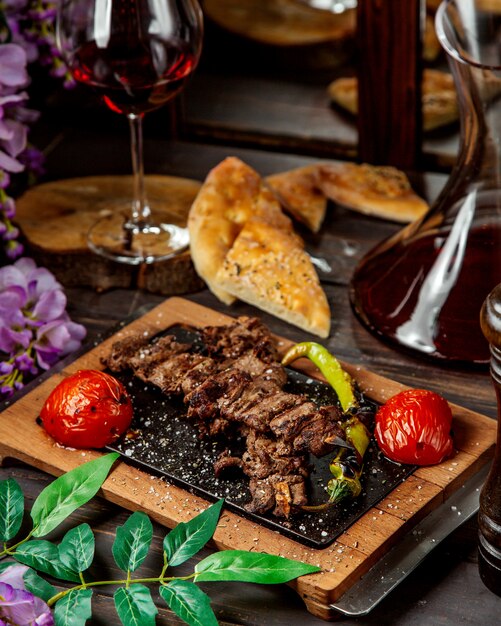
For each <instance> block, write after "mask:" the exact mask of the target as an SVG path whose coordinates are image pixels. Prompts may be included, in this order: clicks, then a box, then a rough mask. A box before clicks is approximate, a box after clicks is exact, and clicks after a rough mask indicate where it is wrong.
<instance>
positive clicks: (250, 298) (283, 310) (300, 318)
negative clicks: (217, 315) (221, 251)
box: [216, 219, 330, 337]
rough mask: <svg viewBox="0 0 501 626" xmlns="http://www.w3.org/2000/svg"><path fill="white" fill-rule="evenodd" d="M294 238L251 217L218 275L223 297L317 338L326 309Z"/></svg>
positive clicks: (325, 328)
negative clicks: (253, 307) (228, 294)
mask: <svg viewBox="0 0 501 626" xmlns="http://www.w3.org/2000/svg"><path fill="white" fill-rule="evenodd" d="M300 241H301V240H299V238H298V237H296V236H294V235H293V234H292V233H290V232H286V231H283V230H277V229H276V228H274V227H273V226H271V225H270V224H266V223H265V222H262V221H259V220H256V219H253V220H250V221H249V222H247V223H246V224H245V226H244V227H243V229H242V230H241V231H240V234H239V235H238V237H237V239H236V240H235V243H234V244H233V247H232V248H231V250H230V251H229V252H228V254H227V255H226V259H225V260H224V263H223V265H222V267H221V268H220V270H219V271H218V273H217V277H216V281H217V285H218V286H219V287H220V288H221V289H224V290H225V291H226V292H227V293H230V294H232V295H233V296H235V297H237V298H239V299H240V300H243V301H244V302H247V303H249V304H252V305H253V306H256V307H258V308H259V309H261V310H263V311H266V312H268V313H271V314H272V315H276V316H277V317H279V318H280V319H283V320H285V321H286V322H289V323H290V324H294V325H295V326H299V328H302V329H303V330H306V331H308V332H311V333H313V334H315V335H318V336H320V337H327V336H328V335H329V330H330V310H329V304H328V302H327V298H326V296H325V293H324V291H323V289H322V287H321V286H320V282H319V280H318V276H317V274H316V272H315V269H314V267H313V265H312V263H311V261H310V258H309V256H308V255H307V254H306V252H305V251H304V249H303V247H302V245H301V243H300Z"/></svg>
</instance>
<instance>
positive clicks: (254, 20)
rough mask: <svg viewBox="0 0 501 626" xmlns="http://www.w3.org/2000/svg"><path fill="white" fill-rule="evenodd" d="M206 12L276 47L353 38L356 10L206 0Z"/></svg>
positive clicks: (263, 0) (287, 0)
mask: <svg viewBox="0 0 501 626" xmlns="http://www.w3.org/2000/svg"><path fill="white" fill-rule="evenodd" d="M203 8H204V13H205V15H206V16H207V17H208V18H209V19H211V20H213V21H214V22H215V23H216V24H218V25H219V26H221V27H222V28H224V29H226V30H228V31H230V32H232V33H235V34H237V35H240V36H242V37H246V38H248V39H252V40H254V41H258V42H260V43H264V44H268V45H275V46H296V45H305V44H318V43H322V42H326V41H328V42H331V41H335V40H345V39H348V38H352V37H353V36H354V34H355V29H356V11H354V10H349V11H344V12H343V13H338V14H336V13H333V12H331V11H322V10H319V9H316V8H313V7H310V6H308V4H307V3H303V2H298V1H297V0H273V2H270V0H204V1H203Z"/></svg>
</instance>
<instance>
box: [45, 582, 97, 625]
mask: <svg viewBox="0 0 501 626" xmlns="http://www.w3.org/2000/svg"><path fill="white" fill-rule="evenodd" d="M91 599H92V589H72V590H71V591H70V592H69V593H68V594H67V595H65V596H63V597H62V598H61V599H60V600H58V602H57V603H56V608H55V609H54V620H55V622H56V626H83V625H84V624H85V622H86V621H87V620H88V619H89V617H91V615H92V608H91Z"/></svg>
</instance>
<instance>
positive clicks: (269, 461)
mask: <svg viewBox="0 0 501 626" xmlns="http://www.w3.org/2000/svg"><path fill="white" fill-rule="evenodd" d="M242 470H243V472H244V473H245V474H247V476H249V477H251V478H260V479H263V478H267V477H268V476H271V475H273V474H283V475H287V474H298V475H302V476H307V475H308V473H309V471H308V462H307V458H306V455H304V454H298V452H297V451H295V450H294V448H293V447H292V446H284V444H283V442H279V441H277V440H275V439H274V438H272V437H268V436H266V435H261V434H257V433H255V432H253V431H250V433H249V435H248V436H247V440H246V451H245V452H244V453H243V455H242Z"/></svg>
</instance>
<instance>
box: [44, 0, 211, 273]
mask: <svg viewBox="0 0 501 626" xmlns="http://www.w3.org/2000/svg"><path fill="white" fill-rule="evenodd" d="M56 24H57V25H56V33H57V42H58V46H59V48H60V49H61V51H62V53H63V54H64V57H65V59H66V62H67V64H68V67H69V68H70V71H71V73H72V75H73V76H74V78H75V79H76V81H77V82H80V83H83V84H85V85H89V86H90V87H92V88H93V89H94V90H95V91H96V92H97V93H98V94H100V96H101V97H102V99H103V100H104V102H105V104H106V105H107V106H108V107H109V108H110V109H111V110H112V111H115V112H117V113H121V114H123V115H126V116H127V119H128V120H129V126H130V136H131V154H132V169H133V197H132V202H126V203H124V202H121V201H117V202H115V203H114V206H109V207H106V209H107V210H106V211H103V213H104V216H103V217H101V218H100V219H99V220H98V221H97V222H96V223H95V224H94V225H93V226H92V227H91V229H90V231H89V233H88V245H89V247H90V248H91V249H92V250H93V251H94V252H96V253H98V254H101V255H103V256H105V257H107V258H109V259H112V260H115V261H118V262H121V263H129V264H133V265H137V264H140V263H153V262H154V261H159V260H164V259H167V258H169V257H171V256H173V255H174V254H177V253H178V252H180V251H181V250H183V249H185V248H186V247H187V246H188V243H189V237H188V232H187V229H186V228H183V227H180V226H178V225H175V224H171V223H168V221H166V220H165V219H164V217H165V216H162V213H161V211H162V209H161V207H158V208H157V207H153V211H152V207H151V206H150V204H149V202H148V200H147V198H146V193H145V181H144V167H143V135H142V120H143V117H144V115H145V113H147V112H148V111H152V110H154V109H157V108H159V107H161V106H162V105H164V104H165V103H166V102H168V101H169V100H171V99H172V98H173V97H174V96H175V95H176V94H178V93H179V92H180V91H181V89H182V88H183V87H184V85H185V82H186V80H187V78H188V77H189V76H190V75H191V73H192V72H193V71H194V69H195V67H196V65H197V63H198V59H199V57H200V52H201V47H202V27H203V23H202V12H201V9H200V7H199V5H198V3H197V0H62V2H61V3H60V5H59V9H58V15H57V23H56Z"/></svg>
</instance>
